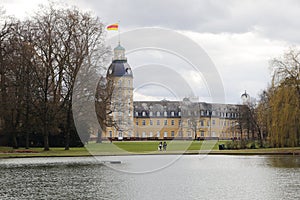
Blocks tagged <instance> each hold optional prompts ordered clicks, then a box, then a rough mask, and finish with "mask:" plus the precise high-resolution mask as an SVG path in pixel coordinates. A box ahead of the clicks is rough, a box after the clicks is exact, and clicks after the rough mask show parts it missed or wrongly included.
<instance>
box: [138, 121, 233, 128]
mask: <svg viewBox="0 0 300 200" xmlns="http://www.w3.org/2000/svg"><path fill="white" fill-rule="evenodd" d="M206 122H207V123H206V125H207V126H210V121H206ZM211 122H212V126H215V125H216V120H214V119H213V120H211ZM197 123H198V122H197ZM135 124H136V125H137V126H138V125H139V121H136V122H135ZM181 124H182V122H181V120H178V126H181ZM187 124H188V125H193V122H192V121H190V120H187ZM141 125H142V126H146V120H142V124H141ZM149 125H150V126H153V125H154V122H153V120H152V119H150V120H149ZM156 125H157V126H160V125H161V120H159V119H158V120H156ZM163 125H164V126H166V125H168V120H167V119H165V120H163ZM171 125H172V126H174V125H175V120H173V119H172V120H171ZM219 125H220V126H234V125H235V122H230V121H220V122H219ZM200 126H201V127H204V120H200Z"/></svg>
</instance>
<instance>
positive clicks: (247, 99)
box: [241, 90, 250, 104]
mask: <svg viewBox="0 0 300 200" xmlns="http://www.w3.org/2000/svg"><path fill="white" fill-rule="evenodd" d="M241 99H242V103H243V104H247V103H249V102H250V95H249V94H247V92H246V90H245V93H243V94H242V95H241Z"/></svg>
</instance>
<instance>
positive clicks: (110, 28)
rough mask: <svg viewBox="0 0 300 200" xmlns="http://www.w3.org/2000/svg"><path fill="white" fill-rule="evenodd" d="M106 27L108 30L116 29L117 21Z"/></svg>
mask: <svg viewBox="0 0 300 200" xmlns="http://www.w3.org/2000/svg"><path fill="white" fill-rule="evenodd" d="M106 29H107V30H108V31H117V30H118V29H119V24H118V23H115V24H111V25H109V26H107V27H106Z"/></svg>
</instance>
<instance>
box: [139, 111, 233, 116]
mask: <svg viewBox="0 0 300 200" xmlns="http://www.w3.org/2000/svg"><path fill="white" fill-rule="evenodd" d="M200 113H201V116H217V115H216V112H215V111H212V112H211V111H208V110H207V111H203V110H201V112H200ZM139 114H140V115H139ZM148 114H149V115H148ZM169 114H170V115H168V112H167V111H164V112H160V111H157V112H155V115H154V113H153V111H149V113H148V112H146V111H142V112H141V113H139V112H137V111H136V112H135V116H136V117H138V116H142V117H147V116H149V117H153V116H156V117H160V116H164V117H168V116H171V117H175V116H178V117H181V111H178V112H177V113H175V111H171V112H170V113H169ZM176 114H177V115H176ZM186 114H187V116H198V112H197V111H194V113H192V111H187V113H186ZM218 116H219V117H226V118H237V117H238V113H224V112H220V113H218Z"/></svg>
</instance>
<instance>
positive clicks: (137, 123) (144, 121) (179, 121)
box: [135, 119, 181, 126]
mask: <svg viewBox="0 0 300 200" xmlns="http://www.w3.org/2000/svg"><path fill="white" fill-rule="evenodd" d="M160 122H161V121H160V120H156V125H158V126H159V125H161V123H160ZM135 124H136V125H139V121H136V122H135ZM142 125H143V126H146V120H142ZM149 125H150V126H153V125H154V123H153V120H152V119H150V121H149ZM163 125H168V120H167V119H165V120H164V121H163ZM171 125H172V126H174V125H175V120H173V119H172V120H171ZM180 125H181V120H178V126H180Z"/></svg>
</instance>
